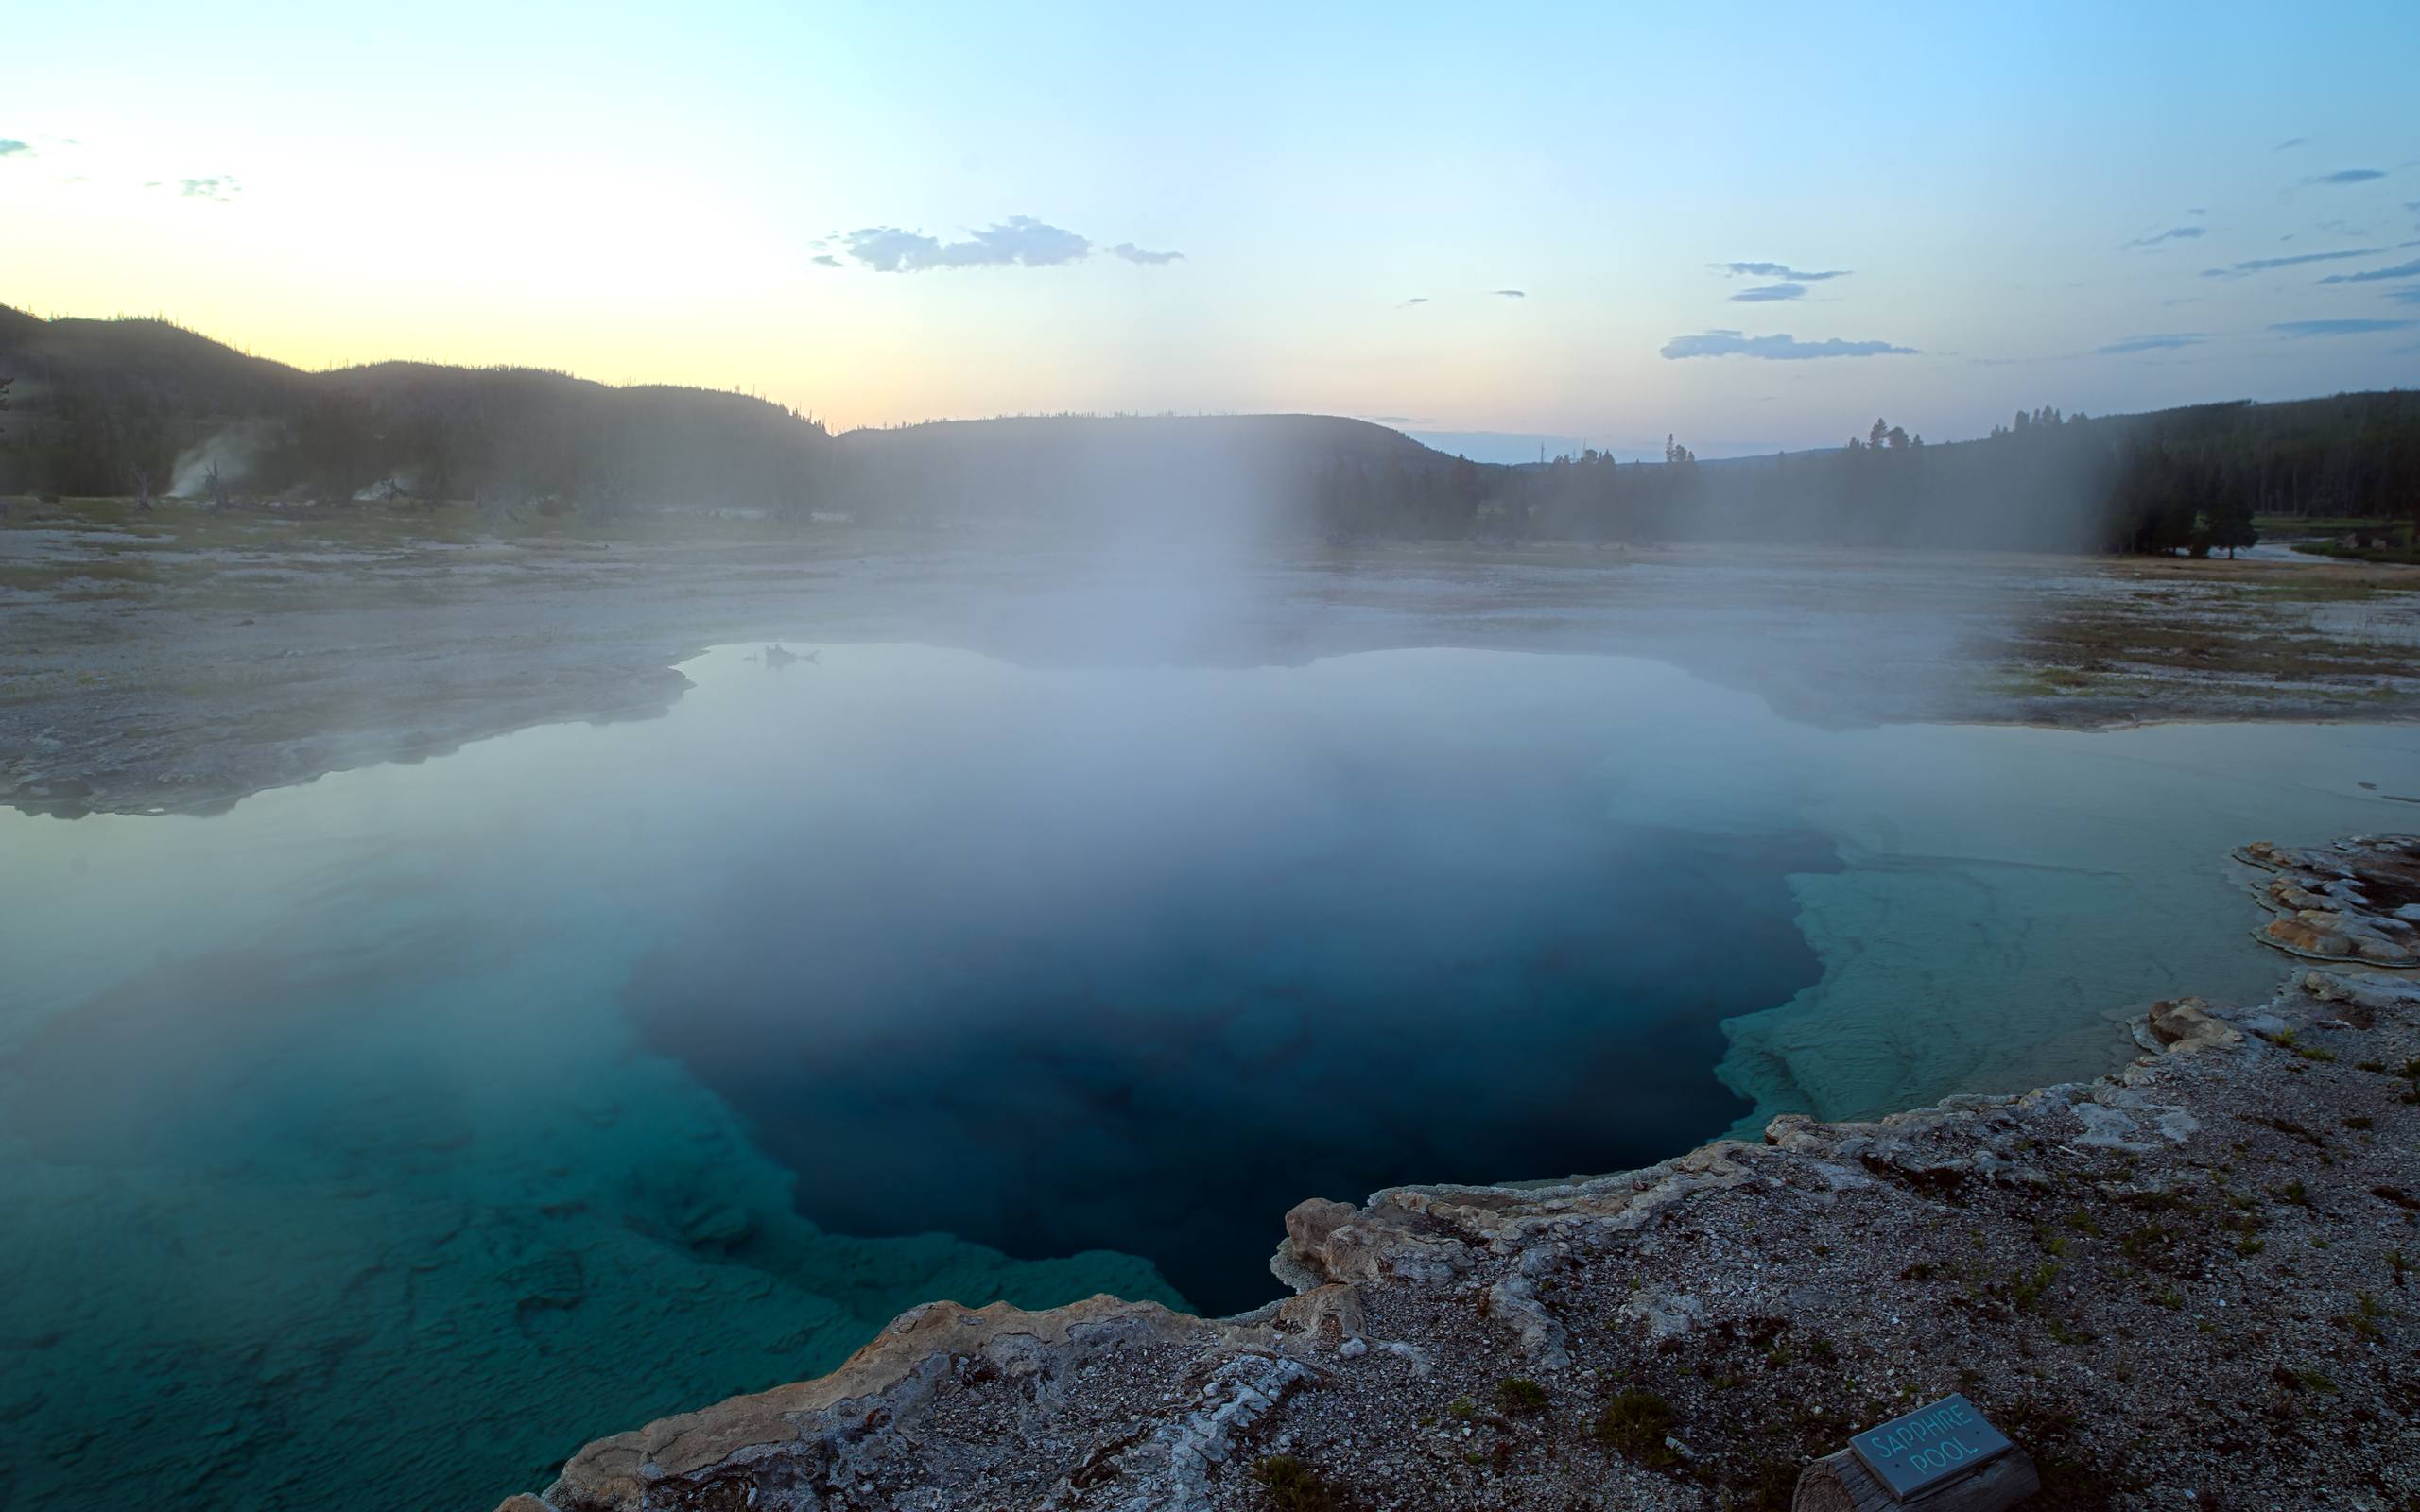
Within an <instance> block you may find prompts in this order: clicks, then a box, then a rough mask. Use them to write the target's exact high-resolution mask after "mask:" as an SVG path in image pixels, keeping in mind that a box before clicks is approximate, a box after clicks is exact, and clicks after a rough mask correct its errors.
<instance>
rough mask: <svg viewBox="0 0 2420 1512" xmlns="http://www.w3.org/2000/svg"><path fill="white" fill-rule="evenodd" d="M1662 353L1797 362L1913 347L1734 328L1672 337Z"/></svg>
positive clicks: (1898, 352)
mask: <svg viewBox="0 0 2420 1512" xmlns="http://www.w3.org/2000/svg"><path fill="white" fill-rule="evenodd" d="M1663 354H1664V356H1665V357H1666V358H1668V359H1670V360H1674V361H1677V360H1679V359H1680V358H1683V357H1731V356H1738V357H1759V358H1762V359H1764V360H1766V361H1769V362H1801V361H1806V360H1808V359H1811V358H1815V357H1912V356H1914V355H1915V354H1916V350H1915V348H1913V347H1894V346H1893V345H1892V344H1891V343H1889V342H1888V341H1843V340H1841V338H1840V337H1838V336H1833V337H1831V338H1829V339H1828V340H1824V341H1801V340H1799V339H1798V338H1797V337H1796V336H1789V335H1780V336H1748V335H1740V334H1739V333H1738V332H1737V331H1708V332H1705V333H1704V334H1703V335H1694V336H1674V337H1673V338H1672V339H1671V340H1669V341H1667V342H1665V343H1664V351H1663Z"/></svg>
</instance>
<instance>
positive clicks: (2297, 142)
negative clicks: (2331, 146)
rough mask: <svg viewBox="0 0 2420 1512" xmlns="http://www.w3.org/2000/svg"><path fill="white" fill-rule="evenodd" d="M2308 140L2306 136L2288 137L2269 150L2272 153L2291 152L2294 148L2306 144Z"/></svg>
mask: <svg viewBox="0 0 2420 1512" xmlns="http://www.w3.org/2000/svg"><path fill="white" fill-rule="evenodd" d="M2309 140H2310V138H2308V137H2307V136H2290V137H2288V138H2286V140H2284V141H2283V142H2280V143H2278V144H2277V145H2276V146H2273V147H2271V148H2270V149H2269V150H2270V151H2272V152H2291V151H2292V150H2293V149H2294V148H2296V147H2298V146H2302V145H2303V144H2304V143H2306V142H2308V141H2309Z"/></svg>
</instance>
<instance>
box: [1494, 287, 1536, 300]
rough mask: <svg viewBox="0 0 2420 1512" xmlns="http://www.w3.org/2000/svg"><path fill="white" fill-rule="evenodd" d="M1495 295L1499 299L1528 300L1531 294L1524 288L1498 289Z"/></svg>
mask: <svg viewBox="0 0 2420 1512" xmlns="http://www.w3.org/2000/svg"><path fill="white" fill-rule="evenodd" d="M1495 297H1496V298H1497V299H1499V300H1526V299H1528V298H1529V297H1530V296H1529V293H1528V291H1527V290H1524V289H1497V290H1496V291H1495Z"/></svg>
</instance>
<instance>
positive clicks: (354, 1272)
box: [0, 609, 2420, 1508]
mask: <svg viewBox="0 0 2420 1512" xmlns="http://www.w3.org/2000/svg"><path fill="white" fill-rule="evenodd" d="M1085 612H1086V613H1087V614H1088V613H1089V612H1090V611H1089V610H1086V611H1085ZM1205 612H1211V610H1205ZM1215 612H1217V613H1219V614H1232V613H1235V612H1236V610H1233V609H1219V610H1215ZM1184 617H1185V616H1184V615H1178V616H1176V617H1175V618H1176V619H1177V620H1182V619H1184ZM1169 633H1176V632H1174V631H1171V632H1169ZM754 651H755V648H754V647H730V648H725V649H721V650H717V651H716V652H713V653H711V654H709V655H707V656H704V657H701V658H700V659H698V660H696V661H694V662H689V663H687V664H686V665H685V667H684V670H685V671H687V672H688V673H689V674H690V676H691V677H692V678H693V679H695V681H696V686H695V687H694V688H693V689H692V690H691V691H690V692H689V693H688V694H687V695H685V696H683V698H682V699H681V700H680V701H679V702H678V703H677V704H676V705H675V706H674V708H673V711H672V712H671V713H670V714H669V715H668V716H667V717H666V718H663V719H660V720H653V721H645V722H638V723H630V724H618V725H611V726H603V727H589V726H579V725H569V726H555V727H548V728H542V729H534V730H525V731H522V732H520V733H518V734H514V735H510V736H507V737H503V738H500V739H495V740H490V741H484V742H480V743H477V744H475V745H473V746H470V747H465V748H464V749H462V750H460V751H459V752H458V753H456V754H454V755H451V756H447V757H443V758H441V759H438V760H435V761H431V762H428V763H426V764H423V765H383V766H377V767H372V768H368V769H365V770H360V771H354V772H349V773H342V774H338V775H336V776H332V777H329V778H325V779H322V780H320V781H319V782H314V783H311V784H309V785H306V786H302V787H297V788H291V789H285V790H278V791H271V792H267V793H262V794H259V795H256V796H255V797H253V798H251V799H246V800H244V801H243V802H242V803H240V804H238V805H237V806H236V807H235V808H234V809H233V811H231V812H229V813H227V814H224V815H221V816H214V817H207V818H191V817H176V816H169V817H159V818H143V817H130V816H97V817H93V818H87V819H81V820H76V821H61V820H53V819H33V818H27V817H25V816H0V854H6V855H7V856H8V857H9V865H8V866H7V867H5V868H0V921H4V922H0V929H5V930H6V932H7V935H6V945H7V956H8V960H9V967H10V971H11V979H10V980H11V992H10V994H9V999H8V1002H7V1005H6V1010H5V1012H0V1271H4V1272H5V1273H6V1274H7V1275H9V1277H10V1278H11V1284H10V1285H9V1287H8V1288H0V1422H5V1423H7V1424H8V1425H9V1430H10V1431H9V1437H8V1439H7V1440H6V1442H7V1443H8V1445H9V1448H8V1449H7V1450H6V1451H0V1486H7V1487H8V1494H9V1496H10V1497H12V1498H14V1501H15V1503H16V1504H24V1505H27V1506H32V1507H43V1508H51V1507H81V1506H89V1505H95V1504H115V1505H139V1504H147V1503H175V1504H192V1505H204V1506H227V1507H237V1506H242V1507H253V1506H297V1507H300V1506H320V1505H328V1504H338V1503H341V1504H346V1505H358V1506H372V1507H385V1506H394V1507H398V1508H400V1507H406V1506H408V1507H414V1508H420V1507H425V1506H430V1505H471V1506H476V1505H486V1504H493V1501H494V1500H495V1499H496V1498H497V1497H498V1496H500V1495H502V1494H503V1493H504V1492H506V1491H508V1490H511V1489H516V1488H521V1487H526V1486H531V1485H537V1484H543V1483H544V1480H545V1479H546V1478H547V1477H548V1475H549V1473H550V1467H551V1466H552V1465H553V1464H554V1463H555V1462H557V1461H559V1460H560V1459H561V1458H562V1456H563V1455H564V1454H566V1453H568V1452H570V1451H571V1450H572V1449H574V1448H575V1447H577V1445H578V1444H579V1443H580V1442H582V1441H584V1440H585V1439H587V1438H589V1437H592V1436H594V1435H596V1434H598V1433H602V1432H607V1431H611V1430H613V1429H615V1428H619V1427H626V1426H632V1425H635V1424H637V1423H640V1422H643V1421H645V1420H647V1419H648V1418H650V1417H659V1416H662V1415H664V1414H666V1413H670V1412H674V1411H678V1410H682V1409H683V1408H688V1407H694V1406H696V1405H698V1404H700V1403H701V1402H704V1401H708V1400H715V1399H717V1398H719V1397H721V1396H724V1395H728V1394H730V1393H733V1392H736V1391H744V1390H756V1389H762V1388H764V1387H767V1386H769V1385H772V1384H774V1383H779V1382H781V1381H785V1380H795V1379H799V1378H802V1377H807V1376H812V1375H815V1374H817V1373H820V1372H821V1371H823V1370H827V1369H829V1368H831V1367H832V1366H834V1365H836V1364H838V1362H839V1361H840V1360H841V1359H842V1358H844V1357H845V1356H846V1355H847V1354H848V1353H849V1352H850V1351H851V1350H852V1349H855V1348H856V1347H857V1346H858V1345H860V1344H862V1343H863V1342H864V1340H865V1339H866V1338H867V1337H868V1336H869V1335H870V1334H871V1332H873V1330H875V1329H877V1328H879V1327H880V1326H881V1325H882V1324H883V1323H884V1322H886V1321H888V1320H889V1318H890V1317H891V1316H892V1315H894V1314H896V1313H897V1312H899V1311H900V1310H902V1309H904V1308H906V1307H908V1306H910V1305H913V1304H914V1303H917V1302H920V1301H924V1300H928V1299H932V1298H936V1297H947V1298H951V1299H955V1300H958V1301H961V1302H967V1303H979V1302H984V1301H988V1300H991V1299H993V1298H995V1297H1005V1298H1008V1299H1011V1300H1013V1301H1015V1302H1017V1303H1019V1304H1021V1305H1026V1306H1047V1305H1051V1304H1055V1303H1060V1302H1065V1301H1068V1300H1072V1299H1075V1298H1077V1297H1084V1296H1089V1295H1091V1294H1093V1293H1096V1292H1100V1291H1109V1292H1114V1293H1116V1294H1119V1295H1123V1296H1128V1297H1154V1298H1157V1299H1160V1300H1164V1301H1167V1302H1170V1303H1176V1304H1189V1305H1193V1306H1197V1307H1201V1308H1208V1309H1213V1310H1219V1309H1225V1308H1231V1307H1240V1306H1246V1305H1250V1304H1251V1303H1253V1302H1255V1301H1258V1300H1262V1299H1265V1298H1267V1297H1271V1296H1272V1295H1274V1294H1275V1292H1276V1291H1277V1287H1276V1285H1275V1283H1274V1281H1273V1280H1272V1279H1271V1278H1270V1277H1269V1276H1268V1274H1267V1271H1266V1268H1265V1265H1266V1261H1267V1258H1268V1255H1269V1252H1270V1250H1271V1248H1272V1247H1273V1246H1274V1245H1275V1243H1276V1241H1277V1239H1278V1238H1279V1236H1280V1234H1281V1233H1282V1228H1281V1220H1282V1217H1283V1213H1284V1211H1285V1209H1286V1208H1287V1207H1288V1206H1289V1205H1290V1204H1292V1203H1293V1202H1295V1201H1298V1200H1300V1199H1302V1198H1304V1197H1308V1196H1314V1195H1324V1196H1333V1197H1340V1198H1347V1199H1351V1198H1357V1197H1359V1196H1361V1195H1363V1194H1366V1193H1367V1192H1369V1191H1370V1190H1372V1189H1374V1188H1377V1187H1380V1186H1383V1185H1386V1184H1389V1183H1393V1182H1401V1181H1413V1182H1423V1181H1428V1182H1433V1181H1455V1180H1469V1181H1480V1180H1503V1179H1538V1178H1553V1177H1564V1176H1568V1175H1572V1174H1585V1173H1595V1172H1602V1171H1608V1170H1613V1169H1618V1168H1622V1167H1626V1166H1630V1165H1634V1164H1636V1163H1640V1162H1644V1161H1648V1160H1654V1159H1657V1158H1660V1157H1663V1156H1668V1155H1672V1154H1677V1153H1679V1152H1681V1151H1683V1150H1685V1149H1686V1148H1688V1147H1690V1146H1692V1145H1694V1144H1696V1143H1699V1142H1701V1141H1703V1139H1705V1138H1707V1137H1709V1136H1712V1135H1716V1134H1719V1133H1721V1132H1723V1131H1725V1130H1726V1129H1734V1128H1736V1129H1738V1130H1741V1131H1743V1132H1747V1131H1753V1129H1754V1128H1755V1125H1757V1124H1758V1122H1759V1121H1761V1120H1762V1119H1763V1118H1765V1117H1768V1116H1770V1115H1771V1114H1772V1113H1774V1112H1778V1111H1782V1110H1786V1109H1792V1108H1811V1109H1814V1110H1817V1111H1821V1112H1824V1113H1826V1114H1829V1115H1836V1116H1837V1115H1847V1114H1856V1113H1860V1112H1871V1111H1876V1110H1880V1109H1884V1108H1893V1107H1898V1106H1905V1105H1907V1104H1909V1103H1911V1102H1922V1101H1927V1100H1930V1099H1932V1098H1935V1097H1939V1096H1941V1095H1944V1094H1945V1093H1947V1092H1951V1091H1973V1090H1988V1089H2003V1088H2005V1089H2014V1088H2020V1087H2025V1086H2031V1085H2034V1084H2036V1083H2038V1082H2041V1081H2044V1080H2057V1079H2065V1078H2067V1077H2072V1076H2079V1075H2088V1074H2094V1073H2097V1072H2099V1071H2101V1070H2105V1069H2107V1068H2108V1067H2109V1066H2111V1065H2112V1064H2114V1063H2116V1062H2117V1061H2118V1059H2120V1058H2122V1057H2123V1056H2124V1055H2125V1054H2126V1053H2127V1046H2126V1042H2125V1040H2124V1039H2123V1037H2122V1034H2121V1033H2120V1031H2119V1029H2118V1024H2117V1022H2116V1020H2115V1017H2114V1015H2115V1014H2116V1012H2117V1011H2118V1010H2121V1009H2123V1008H2125V1007H2127V1006H2128V1005H2132V1004H2135V1003H2138V1002H2140V1001H2142V1000H2144V999H2147V998H2150V997H2152V996H2155V995H2161V994H2167V993H2173V992H2177V991H2185V990H2196V991H2204V992H2209V993H2213V994H2218V995H2235V996H2238V997H2243V996H2250V995H2252V994H2254V993H2257V992H2261V991H2264V990H2266V988H2268V987H2269V986H2270V985H2271V984H2273V982H2274V981H2276V980H2277V979H2279V978H2280V977H2282V976H2283V975H2284V974H2285V973H2286V971H2288V970H2289V969H2290V963H2287V962H2285V961H2284V960H2283V959H2282V958H2280V957H2276V956H2274V955H2272V954H2266V953H2264V952H2262V951H2261V950H2260V949H2259V948H2258V947H2257V946H2256V945H2255V944H2254V943H2253V942H2252V941H2251V940H2250V939H2249V938H2248V930H2249V927H2250V925H2251V923H2252V922H2253V913H2252V909H2251V906H2250V904H2249V902H2248V901H2247V900H2244V899H2243V898H2242V897H2241V896H2240V887H2241V883H2242V880H2243V879H2242V878H2241V877H2240V876H2238V875H2237V874H2236V868H2232V867H2231V865H2230V864H2229V863H2228V862H2226V861H2225V860H2224V859H2223V857H2224V852H2225V850H2226V848H2227V847H2228V846H2230V845H2233V844H2236V843H2238V842H2240V841H2242V840H2245V839H2250V838H2256V837H2260V836H2264V835H2265V836H2273V837H2277V838H2281V839H2298V840H2307V839H2314V838H2320V837H2324V836H2326V835H2330V834H2335V833H2344V832H2347V831H2354V830H2360V829H2385V828H2392V827H2394V824H2395V823H2396V821H2397V820H2398V819H2404V818H2407V817H2408V814H2409V809H2408V808H2407V807H2405V806H2403V805H2399V804H2395V803H2392V802H2389V801H2387V800H2386V799H2385V798H2384V797H2383V796H2382V793H2384V794H2391V793H2396V792H2399V791H2400V790H2401V789H2400V788H2399V787H2398V785H2397V784H2398V783H2399V782H2404V781H2405V780H2406V774H2408V773H2409V772H2411V771H2412V770H2415V769H2420V730H2414V729H2412V728H2411V727H2403V726H2387V727H2331V726H2224V727H2220V726H2203V727H2188V726H2170V727H2159V728H2152V729H2143V730H2130V731H2125V732H2119V733H2105V734H2081V733H2070V732H2060V731H2048V730H2023V729H1997V728H1978V727H1921V726H1920V727H1892V728H1881V729H1860V730H1831V729H1825V728H1822V727H1819V726H1815V725H1811V724H1806V723H1795V722H1792V721H1790V720H1789V719H1786V718H1784V717H1782V716H1781V715H1780V714H1777V713H1775V712H1774V711H1773V708H1772V705H1771V704H1770V703H1768V702H1767V701H1766V700H1764V699H1762V698H1759V697H1757V696H1753V695H1749V694H1744V693H1739V692H1735V691H1730V690H1727V689H1724V688H1720V687H1717V686H1715V685H1712V684H1709V683H1705V682H1702V681H1699V680H1697V679H1694V678H1692V677H1690V676H1688V675H1686V674H1685V673H1682V672H1680V671H1677V670H1674V669H1672V668H1670V667H1668V666H1664V665H1660V664H1657V663H1653V662H1640V661H1631V660H1623V659H1616V658H1605V657H1591V656H1541V655H1524V654H1511V653H1503V652H1481V651H1449V650H1425V651H1393V652H1384V653H1377V654H1363V655H1352V656H1342V657H1334V658H1327V659H1322V660H1313V661H1310V662H1307V663H1306V664H1304V665H1300V666H1260V667H1235V668H1209V667H1190V668H1185V667H1170V666H1156V667H1155V666H1147V665H1132V664H1128V665H1111V666H1089V667H1087V666H1066V665H1057V664H1048V665H1042V666H1020V665H1017V664H1013V663H1011V662H1003V661H999V660H995V659H993V658H991V657H987V656H982V655H978V654H975V653H971V652H965V651H942V650H936V649H932V648H929V647H924V646H917V645H879V644H868V645H850V644H830V645H825V646H823V647H822V648H821V657H820V661H818V662H803V663H799V664H795V665H790V666H786V667H781V668H779V669H774V668H771V667H769V666H768V665H767V663H766V662H763V661H761V660H751V657H752V654H753V653H754ZM2364 783H2371V784H2377V786H2376V787H2368V788H2365V787H2364V786H2363V784H2364ZM163 1425H172V1426H173V1431H168V1430H167V1429H164V1426H163Z"/></svg>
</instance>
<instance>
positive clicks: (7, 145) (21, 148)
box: [0, 136, 34, 158]
mask: <svg viewBox="0 0 2420 1512" xmlns="http://www.w3.org/2000/svg"><path fill="white" fill-rule="evenodd" d="M33 149H34V145H33V144H32V143H30V142H20V141H18V140H17V139H16V138H15V137H13V136H0V158H13V157H16V156H17V155H18V154H20V153H25V154H27V155H31V153H32V152H33Z"/></svg>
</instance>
